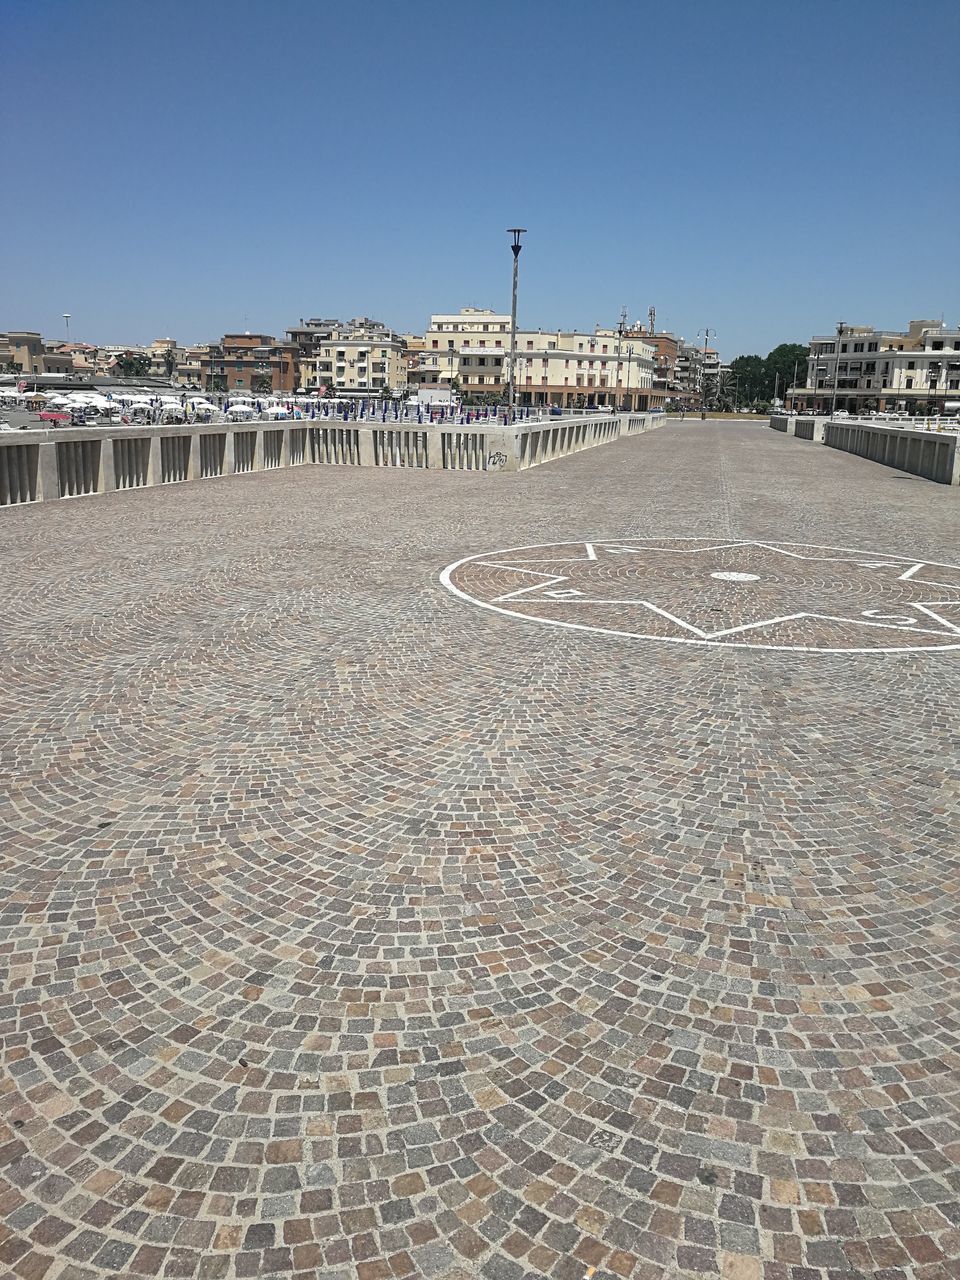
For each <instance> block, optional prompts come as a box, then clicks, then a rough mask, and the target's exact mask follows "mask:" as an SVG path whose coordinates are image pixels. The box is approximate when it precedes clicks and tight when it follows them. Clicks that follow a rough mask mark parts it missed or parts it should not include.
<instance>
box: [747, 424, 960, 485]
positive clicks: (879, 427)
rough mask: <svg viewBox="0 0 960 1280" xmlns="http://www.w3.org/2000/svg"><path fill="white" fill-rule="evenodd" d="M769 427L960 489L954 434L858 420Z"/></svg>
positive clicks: (959, 462) (959, 457)
mask: <svg viewBox="0 0 960 1280" xmlns="http://www.w3.org/2000/svg"><path fill="white" fill-rule="evenodd" d="M770 426H771V427H773V429H774V430H775V431H784V432H786V433H787V435H795V436H796V437H797V439H799V440H813V441H816V442H818V443H822V444H825V445H826V446H827V447H828V448H830V449H841V450H842V451H843V452H844V453H853V454H856V455H857V457H859V458H867V459H869V460H870V461H871V462H879V463H881V464H882V465H883V466H885V467H894V468H896V470H898V471H907V472H909V473H910V474H911V475H915V476H922V477H923V478H924V479H925V480H933V481H935V482H936V483H937V484H950V485H960V448H958V445H960V437H958V436H957V434H956V433H955V432H953V431H944V432H933V431H929V430H924V429H922V428H921V429H920V430H917V429H916V428H915V427H912V426H906V425H904V426H897V425H894V424H892V423H886V422H884V423H879V422H870V421H862V420H860V419H856V418H840V419H836V418H799V417H785V416H779V417H775V418H771V419H770Z"/></svg>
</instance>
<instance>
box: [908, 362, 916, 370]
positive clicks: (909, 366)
mask: <svg viewBox="0 0 960 1280" xmlns="http://www.w3.org/2000/svg"><path fill="white" fill-rule="evenodd" d="M916 367H917V362H916V360H908V361H907V368H908V369H915V368H916Z"/></svg>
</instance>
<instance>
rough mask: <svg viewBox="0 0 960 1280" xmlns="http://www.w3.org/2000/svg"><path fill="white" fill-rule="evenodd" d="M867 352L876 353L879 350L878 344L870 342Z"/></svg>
mask: <svg viewBox="0 0 960 1280" xmlns="http://www.w3.org/2000/svg"><path fill="white" fill-rule="evenodd" d="M867 350H868V351H876V350H877V343H875V342H868V343H867Z"/></svg>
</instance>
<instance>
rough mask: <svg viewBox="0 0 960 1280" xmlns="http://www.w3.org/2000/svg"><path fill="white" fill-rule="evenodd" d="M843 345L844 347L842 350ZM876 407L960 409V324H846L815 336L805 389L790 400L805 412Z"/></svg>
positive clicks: (887, 409) (796, 390)
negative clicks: (891, 327)
mask: <svg viewBox="0 0 960 1280" xmlns="http://www.w3.org/2000/svg"><path fill="white" fill-rule="evenodd" d="M838 348H839V349H838ZM834 393H836V408H838V409H843V410H845V411H846V412H848V413H864V412H869V411H871V410H874V409H875V410H878V411H880V412H898V413H906V414H920V415H927V414H938V413H955V412H956V411H957V408H958V407H960V327H957V326H953V327H950V326H948V325H946V324H944V322H943V321H942V320H911V321H910V324H909V326H908V327H907V329H906V331H905V332H904V331H901V330H889V329H883V330H878V329H874V328H873V327H872V326H871V325H845V326H844V327H843V330H842V332H841V333H840V334H839V337H838V335H837V334H836V333H834V334H828V335H814V337H813V338H811V340H810V355H809V356H808V358H807V377H806V384H805V386H803V387H791V388H790V390H789V392H788V401H789V403H790V404H791V406H792V407H793V408H796V409H798V410H799V411H800V412H801V413H803V412H810V411H811V410H812V411H814V412H828V411H829V410H830V409H831V407H833V401H834Z"/></svg>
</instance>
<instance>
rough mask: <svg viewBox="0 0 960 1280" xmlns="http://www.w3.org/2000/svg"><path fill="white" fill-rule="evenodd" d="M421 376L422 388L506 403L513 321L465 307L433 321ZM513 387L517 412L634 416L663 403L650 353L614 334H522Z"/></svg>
mask: <svg viewBox="0 0 960 1280" xmlns="http://www.w3.org/2000/svg"><path fill="white" fill-rule="evenodd" d="M418 372H419V381H420V384H421V385H422V386H424V387H427V388H430V387H436V388H438V389H440V390H443V389H445V388H446V389H451V388H452V389H453V390H455V391H459V392H460V394H461V395H462V396H463V397H464V398H465V399H467V400H484V399H487V400H491V401H502V400H503V399H504V397H505V396H506V394H507V388H508V382H509V376H510V317H509V315H506V314H503V313H501V312H496V311H488V310H483V309H480V308H476V307H465V308H463V309H462V310H461V311H459V312H457V313H455V314H452V313H444V314H438V315H434V316H431V318H430V327H429V329H428V330H427V332H426V333H425V334H424V349H423V352H422V353H421V356H420V368H419V371H418ZM515 384H516V398H517V403H518V404H519V405H531V406H540V405H552V406H557V407H560V408H576V407H583V408H597V407H603V406H608V405H609V406H613V405H617V406H618V407H623V408H625V409H637V408H649V407H652V404H653V403H654V402H655V401H656V400H657V399H658V397H656V396H655V395H654V393H653V349H652V347H651V346H650V344H649V343H648V342H647V341H646V339H645V338H643V337H642V336H636V337H634V336H633V335H627V334H624V333H618V332H617V331H616V330H613V329H602V328H598V329H597V330H596V332H594V333H579V332H576V331H572V330H566V331H565V330H549V331H545V330H542V329H537V330H532V329H520V330H518V331H517V365H516V376H515Z"/></svg>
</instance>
